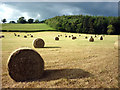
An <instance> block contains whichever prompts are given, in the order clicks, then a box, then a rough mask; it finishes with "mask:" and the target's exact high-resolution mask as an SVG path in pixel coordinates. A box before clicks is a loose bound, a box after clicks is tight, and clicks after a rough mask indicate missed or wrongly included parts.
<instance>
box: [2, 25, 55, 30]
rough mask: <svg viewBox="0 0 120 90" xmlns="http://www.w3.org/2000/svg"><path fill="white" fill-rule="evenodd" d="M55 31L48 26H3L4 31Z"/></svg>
mask: <svg viewBox="0 0 120 90" xmlns="http://www.w3.org/2000/svg"><path fill="white" fill-rule="evenodd" d="M46 30H50V31H51V30H55V29H54V28H51V27H50V26H49V25H46V24H44V23H43V24H2V31H26V32H27V31H46Z"/></svg>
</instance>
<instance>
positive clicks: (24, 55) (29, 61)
mask: <svg viewBox="0 0 120 90" xmlns="http://www.w3.org/2000/svg"><path fill="white" fill-rule="evenodd" d="M7 66H8V72H9V75H10V77H11V78H12V79H13V80H15V81H28V80H34V79H39V78H41V77H42V75H43V72H44V61H43V59H42V57H41V56H40V55H39V54H38V53H37V52H36V51H35V50H33V49H19V50H16V51H14V52H13V53H12V54H11V56H10V58H9V59H8V63H7Z"/></svg>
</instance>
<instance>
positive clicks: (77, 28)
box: [45, 15, 120, 34]
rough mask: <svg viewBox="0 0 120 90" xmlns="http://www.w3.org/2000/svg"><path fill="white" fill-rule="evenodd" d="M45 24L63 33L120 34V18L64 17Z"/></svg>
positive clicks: (58, 17)
mask: <svg viewBox="0 0 120 90" xmlns="http://www.w3.org/2000/svg"><path fill="white" fill-rule="evenodd" d="M45 23H46V24H48V25H50V26H51V27H53V28H55V29H57V30H59V31H63V32H73V33H87V34H120V17H112V16H111V17H104V16H88V15H86V16H84V15H69V16H65V15H63V16H56V17H53V18H50V19H47V20H45Z"/></svg>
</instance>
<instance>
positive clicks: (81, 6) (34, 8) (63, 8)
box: [0, 0, 118, 22]
mask: <svg viewBox="0 0 120 90" xmlns="http://www.w3.org/2000/svg"><path fill="white" fill-rule="evenodd" d="M5 1H6V0H5ZM22 1H23V0H22ZM30 1H32V0H30ZM42 1H46V2H17V1H16V2H7V1H6V2H0V20H1V19H3V18H6V19H7V22H9V21H12V20H14V21H16V20H18V18H19V17H21V16H23V17H25V19H26V20H28V19H29V18H33V19H39V20H40V21H41V20H44V19H48V18H52V17H55V16H62V15H81V14H82V15H92V16H118V2H117V0H116V2H47V0H42ZM53 1H55V0H53ZM67 1H68V0H67ZM78 1H79V0H78ZM88 1H89V0H88ZM104 1H105V0H104ZM107 1H110V0H107ZM111 1H112V0H111ZM114 1H115V0H114Z"/></svg>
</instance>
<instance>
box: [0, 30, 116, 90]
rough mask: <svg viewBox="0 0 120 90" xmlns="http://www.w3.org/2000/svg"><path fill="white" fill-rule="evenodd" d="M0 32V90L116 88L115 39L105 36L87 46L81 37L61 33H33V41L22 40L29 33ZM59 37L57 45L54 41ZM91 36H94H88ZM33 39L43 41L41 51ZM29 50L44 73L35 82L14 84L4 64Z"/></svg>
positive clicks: (113, 36) (29, 39)
mask: <svg viewBox="0 0 120 90" xmlns="http://www.w3.org/2000/svg"><path fill="white" fill-rule="evenodd" d="M17 34H20V35H21V36H20V37H15V36H14V32H3V33H2V35H5V38H2V39H0V41H1V42H2V70H3V71H2V87H3V88H118V50H117V49H115V48H114V42H115V41H117V39H118V36H117V35H105V37H104V40H103V41H100V40H99V39H98V38H99V37H100V35H98V36H97V37H96V38H95V42H89V41H88V39H85V38H84V37H85V36H88V37H89V36H91V35H90V34H89V35H87V34H80V35H81V36H79V34H75V33H62V32H48V31H47V32H34V33H31V34H33V35H34V37H33V38H31V37H28V38H23V36H24V35H27V34H29V33H23V32H21V33H19V32H17ZM58 34H62V35H63V36H62V37H60V40H59V41H55V40H54V37H55V36H57V35H58ZM65 34H67V35H74V36H76V37H77V39H76V40H72V39H71V38H69V37H67V38H65V36H64V35H65ZM92 36H94V35H92ZM35 38H42V39H43V40H44V41H45V48H39V49H36V48H34V47H33V45H32V42H33V40H34V39H35ZM21 47H30V48H33V49H35V50H36V51H37V52H39V54H40V55H41V56H42V58H43V60H44V62H45V73H44V75H43V77H42V78H41V79H39V80H34V81H31V82H15V81H13V80H12V79H11V78H10V77H9V75H8V72H7V68H6V65H7V60H8V58H9V56H10V54H11V53H12V52H13V51H14V50H15V49H18V48H21Z"/></svg>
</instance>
